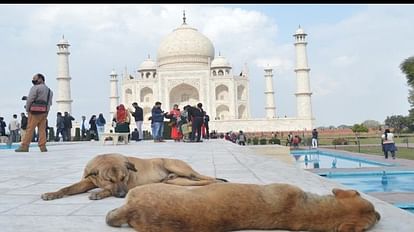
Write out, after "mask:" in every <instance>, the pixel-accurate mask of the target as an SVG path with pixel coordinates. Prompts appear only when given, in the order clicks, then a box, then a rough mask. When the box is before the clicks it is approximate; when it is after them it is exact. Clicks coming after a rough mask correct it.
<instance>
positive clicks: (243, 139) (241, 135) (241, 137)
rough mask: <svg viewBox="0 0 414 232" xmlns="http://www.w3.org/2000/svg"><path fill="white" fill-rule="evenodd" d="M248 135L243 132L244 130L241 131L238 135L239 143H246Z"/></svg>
mask: <svg viewBox="0 0 414 232" xmlns="http://www.w3.org/2000/svg"><path fill="white" fill-rule="evenodd" d="M246 140H247V139H246V135H245V134H244V133H243V131H239V134H238V135H237V141H238V144H239V145H243V146H245V145H246Z"/></svg>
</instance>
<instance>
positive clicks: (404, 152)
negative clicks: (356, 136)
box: [336, 146, 414, 160]
mask: <svg viewBox="0 0 414 232" xmlns="http://www.w3.org/2000/svg"><path fill="white" fill-rule="evenodd" d="M336 149H337V150H345V151H350V152H358V146H341V147H337V148H336ZM360 153H365V154H371V155H380V156H384V153H383V152H382V150H381V147H380V146H361V152H360ZM396 154H397V158H403V159H409V160H414V148H407V147H398V151H397V152H396ZM388 156H389V157H391V154H388Z"/></svg>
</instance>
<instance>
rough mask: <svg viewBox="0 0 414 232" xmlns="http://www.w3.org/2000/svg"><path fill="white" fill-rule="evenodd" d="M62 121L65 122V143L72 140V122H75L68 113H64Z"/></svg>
mask: <svg viewBox="0 0 414 232" xmlns="http://www.w3.org/2000/svg"><path fill="white" fill-rule="evenodd" d="M63 120H64V122H65V135H66V140H65V141H71V140H72V121H73V120H75V118H74V117H72V115H70V114H69V113H68V112H65V115H64V116H63Z"/></svg>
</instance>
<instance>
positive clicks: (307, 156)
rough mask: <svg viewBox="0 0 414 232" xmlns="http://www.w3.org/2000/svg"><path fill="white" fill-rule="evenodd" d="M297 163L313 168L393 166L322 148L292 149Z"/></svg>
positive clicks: (305, 167) (306, 167)
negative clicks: (322, 149)
mask: <svg viewBox="0 0 414 232" xmlns="http://www.w3.org/2000/svg"><path fill="white" fill-rule="evenodd" d="M291 154H292V155H293V157H294V158H295V160H296V164H297V165H298V166H300V167H302V168H304V169H313V168H363V167H383V166H393V165H392V164H387V163H381V162H376V161H371V160H367V159H362V158H355V157H351V156H349V155H346V154H345V153H340V152H334V151H321V150H296V151H291Z"/></svg>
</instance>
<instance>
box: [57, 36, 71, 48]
mask: <svg viewBox="0 0 414 232" xmlns="http://www.w3.org/2000/svg"><path fill="white" fill-rule="evenodd" d="M57 45H68V46H70V45H69V42H68V41H67V40H66V39H65V36H62V39H60V40H59V42H58V43H57Z"/></svg>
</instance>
